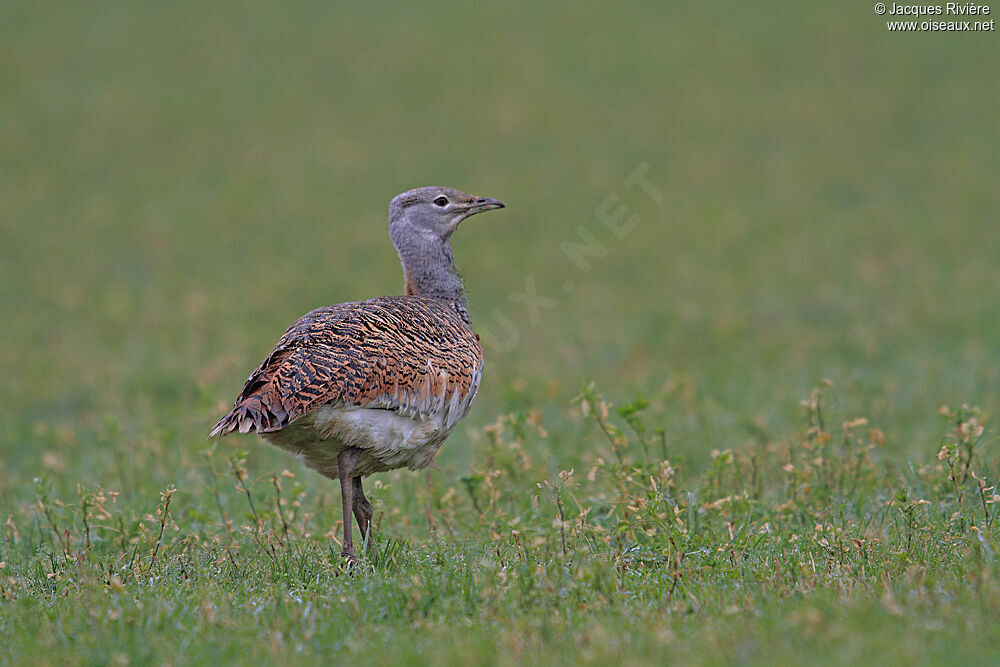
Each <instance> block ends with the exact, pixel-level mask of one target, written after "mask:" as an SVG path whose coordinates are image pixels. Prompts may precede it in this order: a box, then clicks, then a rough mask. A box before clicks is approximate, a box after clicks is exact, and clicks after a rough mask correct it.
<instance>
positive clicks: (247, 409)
mask: <svg viewBox="0 0 1000 667" xmlns="http://www.w3.org/2000/svg"><path fill="white" fill-rule="evenodd" d="M287 424H288V412H287V411H286V410H285V408H284V406H282V405H281V403H280V402H273V401H265V400H264V399H263V397H261V396H260V395H259V394H251V395H250V396H247V397H246V398H242V399H241V400H240V401H239V402H237V403H236V405H235V406H233V409H232V410H230V412H229V414H227V415H226V416H225V417H223V418H222V419H220V420H219V423H218V424H216V425H215V427H214V428H213V429H212V432H211V433H209V434H208V437H209V438H212V437H215V436H216V435H223V436H225V435H228V434H230V433H236V432H239V433H254V432H256V433H266V432H267V431H276V430H278V429H280V428H282V427H284V426H285V425H287Z"/></svg>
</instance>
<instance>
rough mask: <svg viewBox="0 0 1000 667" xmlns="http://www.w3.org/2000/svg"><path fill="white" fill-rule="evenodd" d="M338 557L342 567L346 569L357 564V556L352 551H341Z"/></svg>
mask: <svg viewBox="0 0 1000 667" xmlns="http://www.w3.org/2000/svg"><path fill="white" fill-rule="evenodd" d="M340 559H341V561H342V563H343V565H344V567H345V568H347V569H352V568H353V567H354V566H355V565H357V564H358V558H357V556H355V555H354V552H353V551H347V550H344V551H341V552H340Z"/></svg>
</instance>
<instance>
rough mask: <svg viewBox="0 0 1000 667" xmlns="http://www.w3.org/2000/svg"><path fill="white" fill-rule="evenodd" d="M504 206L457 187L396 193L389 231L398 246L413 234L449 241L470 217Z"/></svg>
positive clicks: (390, 208)
mask: <svg viewBox="0 0 1000 667" xmlns="http://www.w3.org/2000/svg"><path fill="white" fill-rule="evenodd" d="M503 207H504V205H503V202H502V201H499V200H497V199H490V198H488V197H475V196H473V195H467V194H465V193H464V192H461V191H459V190H456V189H454V188H443V187H434V186H431V187H425V188H416V189H413V190H409V191H407V192H404V193H402V194H400V195H397V196H396V197H395V198H394V199H393V200H392V203H391V204H389V231H390V234H391V235H392V238H393V242H395V243H397V247H398V243H399V241H403V240H404V239H405V238H406V237H412V236H420V237H423V238H424V239H428V240H430V239H435V240H439V241H447V240H448V238H450V237H451V235H452V233H453V232H454V231H455V229H457V228H458V225H459V224H460V223H461V222H462V221H463V220H465V219H466V218H468V217H469V216H472V215H475V214H476V213H482V212H483V211H491V210H493V209H496V208H503Z"/></svg>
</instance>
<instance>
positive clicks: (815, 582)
mask: <svg viewBox="0 0 1000 667" xmlns="http://www.w3.org/2000/svg"><path fill="white" fill-rule="evenodd" d="M661 4H662V3H652V2H650V3H634V4H632V5H628V6H624V7H619V6H611V5H609V6H606V7H603V6H596V5H588V6H580V7H573V8H572V9H568V8H562V7H556V6H553V7H551V8H549V7H538V6H536V5H535V4H534V3H512V4H504V5H492V6H490V7H485V8H481V9H479V10H477V12H476V13H475V14H469V13H467V10H466V9H464V8H462V7H460V6H458V5H453V4H449V3H444V2H430V3H422V4H420V5H401V6H398V7H391V8H390V7H372V8H365V9H361V8H353V9H339V8H335V7H333V6H331V5H329V4H328V3H313V4H301V5H298V6H297V7H295V8H289V7H284V6H282V7H280V8H279V7H278V6H276V5H274V6H272V5H269V4H266V3H253V4H251V5H246V6H243V7H241V8H227V9H223V8H210V7H206V6H203V5H202V4H197V3H171V4H170V5H160V4H153V3H148V4H144V3H138V4H133V5H132V6H130V7H128V8H124V7H122V6H119V5H116V4H114V3H89V4H87V5H78V4H73V3H62V4H60V3H51V4H48V5H47V6H45V7H40V6H38V7H36V6H31V7H29V6H28V5H25V6H23V7H20V6H15V5H13V4H10V3H8V5H9V6H4V7H3V8H0V339H2V340H3V345H2V346H0V521H5V522H6V527H5V528H4V529H3V533H2V535H3V538H2V539H0V563H2V565H0V637H2V638H3V639H2V641H0V644H2V646H3V649H2V651H0V661H3V662H10V663H22V664H24V663H32V664H35V663H50V664H63V663H97V662H100V663H104V662H125V661H130V662H133V663H141V662H156V663H167V662H169V663H210V662H213V661H216V660H219V661H225V662H246V661H247V659H248V656H250V657H251V659H255V660H261V661H266V662H277V661H279V660H282V661H284V660H287V659H289V658H290V657H292V656H295V658H296V659H299V660H305V661H307V662H320V661H325V662H328V661H330V660H331V659H333V660H337V659H345V657H346V656H349V657H350V659H351V660H353V661H355V662H360V663H369V662H381V663H385V662H389V661H403V660H407V661H413V662H424V663H435V664H437V663H459V662H461V663H466V664H468V663H470V662H474V663H479V662H498V663H516V662H529V663H546V664H548V663H578V662H581V661H583V662H587V661H590V662H609V661H610V660H616V661H618V660H624V661H625V662H633V663H653V662H657V663H659V662H662V661H663V660H664V659H666V658H673V659H676V660H678V661H684V662H693V663H710V664H711V663H727V662H734V661H739V662H757V663H771V662H775V661H777V662H792V661H796V662H801V661H802V660H804V659H808V660H810V661H814V662H822V661H828V662H839V663H843V662H848V661H858V660H865V661H872V660H884V661H892V662H900V661H904V660H905V661H915V662H959V661H963V662H973V663H976V662H979V663H985V662H990V661H991V660H992V658H993V656H995V655H996V653H997V651H998V650H1000V646H998V644H1000V633H998V632H997V630H996V624H995V618H996V617H997V615H998V613H1000V584H998V579H997V575H998V574H1000V572H998V566H997V562H996V554H997V553H998V550H1000V533H998V528H997V520H998V519H997V517H996V515H995V512H996V508H997V505H996V504H994V503H992V502H990V501H991V500H993V496H994V494H995V493H996V489H995V488H993V487H994V485H995V482H996V478H997V475H998V474H1000V469H998V465H1000V457H998V455H997V449H996V444H997V436H996V431H995V427H992V426H991V425H992V424H995V419H996V410H997V406H998V405H1000V366H998V364H997V363H996V360H997V359H998V358H1000V335H998V334H997V332H998V331H1000V281H998V279H997V270H996V267H997V266H1000V234H998V233H997V231H996V222H997V214H996V212H997V210H998V209H1000V188H998V186H997V184H996V174H997V173H1000V164H998V158H997V155H998V151H997V147H998V146H1000V129H998V125H997V123H996V115H997V114H996V110H997V108H998V105H1000V92H998V91H997V89H996V86H995V85H991V82H993V81H995V80H996V74H997V70H996V65H995V63H996V62H997V56H998V55H1000V54H998V47H997V40H996V36H995V33H979V34H932V33H923V34H907V35H904V34H890V33H888V32H887V31H886V30H885V27H884V21H883V20H882V19H880V18H879V17H877V16H875V15H874V13H873V11H872V10H871V8H870V7H868V6H864V7H861V6H859V7H856V8H849V7H840V6H833V5H829V6H828V5H816V6H811V7H789V6H787V3H777V2H774V3H772V2H766V3H763V4H761V3H757V5H755V6H753V7H751V6H749V5H745V3H744V4H741V3H725V2H708V3H697V4H682V5H680V6H677V7H663V6H661ZM637 168H641V169H646V171H645V172H644V175H645V177H646V178H648V180H649V183H650V184H651V185H652V186H653V187H654V188H655V190H656V192H657V193H659V194H660V195H662V197H651V196H650V195H649V192H647V191H646V190H644V189H643V188H641V187H639V186H634V187H631V188H630V187H628V185H627V184H626V183H627V179H628V177H629V175H630V174H632V173H633V172H634V170H636V169H637ZM433 183H438V184H445V185H453V186H455V187H458V188H461V189H464V190H467V191H470V192H474V193H476V194H480V195H486V196H493V197H498V198H500V199H502V200H504V201H505V202H506V203H507V204H508V208H507V209H506V210H505V211H502V212H497V213H493V214H491V215H490V216H482V218H475V219H473V220H472V221H470V222H469V223H468V225H467V226H465V227H464V228H463V229H462V230H461V231H460V233H459V234H458V235H456V237H455V240H454V245H455V256H456V259H457V261H458V263H459V265H460V267H461V268H462V269H463V270H464V274H465V277H466V282H467V286H468V288H469V290H470V295H471V296H470V298H471V302H470V309H471V311H472V316H473V320H474V323H475V325H476V328H477V330H478V331H479V332H480V333H481V334H482V335H483V338H484V341H486V342H487V343H489V342H490V341H501V340H502V339H505V338H508V339H510V338H511V332H513V338H512V340H513V342H511V344H509V345H507V344H501V343H499V342H494V343H493V344H492V345H490V344H488V345H487V346H486V354H487V371H486V376H485V380H484V384H483V388H482V391H481V393H480V399H479V402H478V403H477V406H476V408H475V409H474V410H473V412H472V413H471V414H470V416H469V417H468V419H467V420H466V421H465V422H463V424H462V426H460V427H459V429H458V431H457V432H456V433H455V434H454V435H453V437H452V438H451V439H450V440H449V441H448V443H447V444H446V445H445V447H444V448H443V449H442V452H441V454H440V455H439V456H438V459H437V460H438V463H439V465H440V466H441V470H439V471H432V472H429V473H427V474H423V473H420V474H416V473H411V472H406V471H403V472H398V473H390V474H385V475H381V476H378V477H376V478H374V479H373V480H371V481H370V482H369V486H372V483H373V482H374V484H375V485H380V486H379V488H375V487H374V486H372V493H371V496H372V499H373V502H374V503H375V506H376V510H377V517H378V532H377V538H376V544H375V547H376V553H375V554H373V555H371V556H370V557H369V558H366V559H365V560H363V561H362V563H361V564H360V565H359V567H358V568H357V569H356V570H354V571H353V572H349V573H348V572H345V571H344V570H343V568H342V567H341V565H340V562H339V559H338V558H337V557H336V553H337V552H338V550H339V548H338V546H337V544H336V541H335V539H334V538H335V537H336V535H337V528H338V526H337V522H338V521H339V509H338V508H339V491H338V489H337V485H336V484H335V483H332V482H329V481H328V480H325V479H322V478H319V477H318V476H316V475H315V474H314V473H311V472H310V471H307V470H305V469H303V468H302V467H301V466H300V465H299V464H298V463H297V462H295V461H293V460H291V459H289V458H288V457H286V456H284V455H283V454H282V453H281V452H279V451H276V450H274V449H273V448H271V447H270V446H267V445H265V444H264V443H261V442H259V441H257V440H256V439H254V438H249V437H244V438H229V439H226V440H223V441H222V442H220V443H209V442H207V441H206V440H205V439H204V436H205V434H206V433H207V431H208V429H209V428H210V427H211V425H212V424H213V423H214V422H215V420H216V419H217V418H218V417H219V416H220V415H221V414H223V413H224V411H225V409H226V408H227V407H228V404H229V401H230V400H231V398H232V396H233V395H234V394H235V393H236V392H237V391H238V389H239V387H240V383H241V380H242V379H243V378H245V377H246V374H247V373H248V372H249V371H250V370H251V369H252V368H253V367H254V366H255V365H256V363H257V362H258V361H259V360H260V359H261V358H262V357H263V355H265V354H266V353H267V352H268V351H269V350H270V348H271V345H272V344H273V342H274V341H275V340H276V338H277V336H278V335H279V334H280V333H281V331H283V330H284V327H285V326H287V324H288V323H289V322H291V321H292V320H293V319H294V318H295V317H297V316H299V315H301V314H302V313H304V312H306V311H307V310H309V309H311V308H313V307H316V306H319V305H323V304H327V303H335V302H339V301H346V300H353V299H359V298H363V297H367V296H374V295H380V294H388V293H398V292H399V291H400V287H401V282H402V280H401V276H400V275H399V274H400V271H399V267H398V263H397V261H396V258H395V255H394V253H393V251H392V248H391V245H390V243H389V240H388V235H387V229H386V223H385V212H386V207H387V204H388V201H389V199H390V198H391V197H392V196H393V195H395V194H397V193H398V192H400V191H402V190H404V189H407V188H409V187H413V186H417V185H425V184H433ZM611 197H614V199H610V198H611ZM617 205H624V206H626V207H627V208H628V211H629V214H634V215H636V216H638V222H637V223H636V224H635V226H634V228H632V229H630V230H629V231H628V233H625V234H621V235H620V238H619V236H616V235H615V234H614V231H613V230H612V229H609V228H608V227H607V226H605V225H604V224H602V222H601V220H600V219H599V217H598V215H595V213H596V212H598V211H600V210H603V209H602V207H607V206H611V207H614V206H617ZM581 228H582V229H583V233H584V235H587V234H589V235H591V236H592V238H593V239H595V242H596V243H598V244H600V246H601V247H602V248H603V250H605V251H606V252H604V253H603V255H602V256H600V257H589V258H588V264H589V265H588V266H587V267H586V269H583V268H581V266H580V265H578V264H576V263H574V262H573V261H572V259H571V258H570V257H568V256H567V255H566V254H565V253H564V252H563V251H562V250H561V247H563V245H564V244H565V243H567V242H573V241H578V240H579V239H580V231H579V230H580V229H581ZM569 283H572V289H571V290H570V289H567V286H568V284H569ZM526 285H532V286H533V289H535V290H537V292H538V293H539V294H540V295H542V296H544V297H546V298H547V299H549V300H550V301H548V302H547V303H546V305H545V306H544V307H540V308H539V309H538V310H537V312H536V313H534V315H535V316H534V317H533V314H532V312H531V310H530V309H529V308H527V307H526V306H525V305H524V304H523V303H521V302H520V301H519V300H518V296H517V295H518V294H519V293H521V294H523V293H524V292H525V291H526V289H527V287H526ZM553 300H554V302H553ZM501 323H505V324H501ZM827 378H828V379H829V380H830V381H831V382H832V387H831V386H830V384H829V383H826V382H825V379H827ZM592 382H593V383H595V384H594V386H595V387H597V388H598V389H599V390H600V392H601V393H602V394H603V396H604V397H603V398H598V397H597V395H596V394H595V392H597V391H598V389H594V388H587V387H589V386H590V383H592ZM817 387H818V388H819V389H815V388H817ZM581 392H582V393H581ZM585 396H586V401H585V403H584V401H583V397H585ZM643 397H644V398H643ZM803 399H806V403H807V405H805V406H803V405H802V404H801V403H800V401H802V400H803ZM602 402H605V403H607V404H609V405H610V407H608V408H607V417H606V418H605V417H604V416H603V414H604V413H603V412H602V409H601V405H602ZM585 404H586V406H589V407H588V408H586V409H585V408H584V405H585ZM964 404H968V405H970V406H980V408H982V409H981V411H979V412H974V411H973V410H972V409H971V408H969V409H966V408H962V407H961V406H963V405H964ZM942 405H947V406H950V408H949V410H947V411H946V412H947V415H946V416H945V417H942V416H941V415H939V409H940V408H941V406H942ZM859 417H866V418H867V420H868V422H869V423H867V424H860V423H857V424H855V425H854V426H852V427H850V428H848V429H847V431H846V432H845V430H844V429H843V428H842V424H844V423H845V422H847V423H849V422H852V421H853V420H855V419H857V418H859ZM973 419H975V420H976V421H975V422H972V421H971V420H973ZM963 424H964V425H966V426H964V427H963ZM970 424H972V426H971V427H970V426H969V425H970ZM975 424H983V425H985V427H986V430H985V431H984V432H983V433H982V434H978V435H977V429H976V427H975ZM942 446H947V447H952V446H954V449H948V448H946V449H945V450H944V453H943V454H941V456H942V457H943V458H939V452H941V448H942ZM240 449H242V450H245V452H239V451H238V450H240ZM666 461H669V464H668V463H666ZM785 466H791V468H790V469H788V470H786V469H785ZM952 466H954V473H953V469H952ZM285 470H287V471H288V474H283V471H285ZM570 470H572V471H574V472H573V474H572V475H571V476H569V477H568V478H565V479H563V478H560V474H561V473H562V472H564V471H570ZM237 473H238V474H237ZM973 473H975V475H976V476H978V477H979V478H981V479H983V480H984V484H983V486H982V488H980V485H979V483H978V481H977V479H976V477H974V476H973ZM564 477H565V475H564ZM952 477H954V478H955V479H954V480H953V479H951V478H952ZM274 480H277V481H278V482H279V483H280V487H281V491H280V503H281V505H280V507H281V512H280V513H279V512H278V507H279V504H278V503H279V498H278V496H277V488H276V486H275V484H274ZM170 489H173V490H174V491H169V490H170ZM247 492H249V498H248V495H247ZM112 494H114V495H112ZM165 494H170V495H169V499H170V500H169V507H165V504H166V499H167V495H165ZM250 498H252V501H253V506H252V508H251V504H250ZM922 501H927V503H928V504H924V503H923V502H922ZM282 516H283V517H284V520H283V519H282ZM560 517H561V518H560ZM284 522H287V524H288V527H287V532H286V529H285V527H284ZM161 526H162V534H161Z"/></svg>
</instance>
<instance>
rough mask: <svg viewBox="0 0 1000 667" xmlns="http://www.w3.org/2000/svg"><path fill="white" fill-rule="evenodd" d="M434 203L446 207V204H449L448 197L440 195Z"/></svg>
mask: <svg viewBox="0 0 1000 667" xmlns="http://www.w3.org/2000/svg"><path fill="white" fill-rule="evenodd" d="M434 203H435V204H437V205H438V206H441V207H442V208H443V207H445V206H447V205H448V198H447V197H438V198H437V199H435V200H434Z"/></svg>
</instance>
